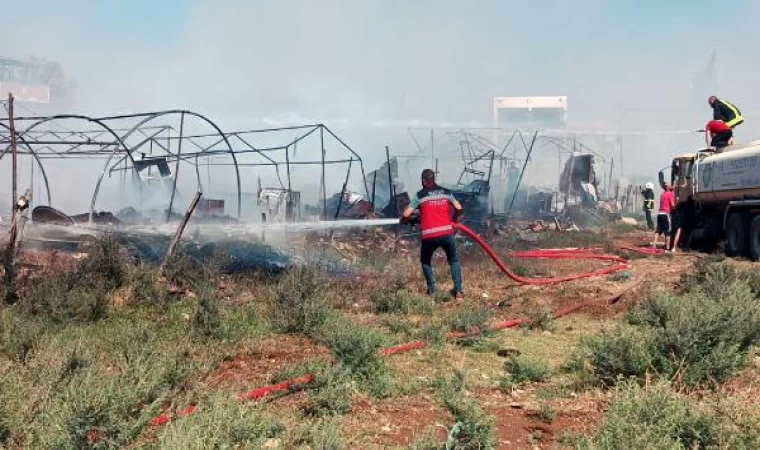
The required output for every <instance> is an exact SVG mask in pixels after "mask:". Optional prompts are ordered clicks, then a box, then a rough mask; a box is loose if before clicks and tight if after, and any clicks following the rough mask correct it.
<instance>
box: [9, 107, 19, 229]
mask: <svg viewBox="0 0 760 450" xmlns="http://www.w3.org/2000/svg"><path fill="white" fill-rule="evenodd" d="M8 125H9V126H10V129H11V130H10V132H11V157H12V161H13V168H12V170H13V174H12V175H11V184H12V186H13V187H12V193H11V197H12V198H11V205H15V204H16V202H17V201H18V162H17V153H18V152H17V149H16V125H15V121H14V119H13V94H11V93H9V94H8ZM13 211H14V213H13V216H14V217H15V215H16V213H15V211H16V210H15V208H14V209H13Z"/></svg>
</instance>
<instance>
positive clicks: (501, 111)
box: [493, 96, 567, 129]
mask: <svg viewBox="0 0 760 450" xmlns="http://www.w3.org/2000/svg"><path fill="white" fill-rule="evenodd" d="M493 123H494V127H496V128H530V129H541V128H564V127H565V124H566V123H567V97H566V96H558V97H494V99H493Z"/></svg>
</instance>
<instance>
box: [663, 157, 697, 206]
mask: <svg viewBox="0 0 760 450" xmlns="http://www.w3.org/2000/svg"><path fill="white" fill-rule="evenodd" d="M696 157H697V153H686V154H683V155H680V156H677V157H675V158H673V161H672V163H671V165H670V185H671V186H673V190H674V191H675V194H676V204H681V203H682V202H686V201H690V200H693V180H694V176H693V172H694V160H695V158H696ZM659 178H660V187H662V188H663V189H664V188H665V176H664V173H663V170H661V171H660V174H659Z"/></svg>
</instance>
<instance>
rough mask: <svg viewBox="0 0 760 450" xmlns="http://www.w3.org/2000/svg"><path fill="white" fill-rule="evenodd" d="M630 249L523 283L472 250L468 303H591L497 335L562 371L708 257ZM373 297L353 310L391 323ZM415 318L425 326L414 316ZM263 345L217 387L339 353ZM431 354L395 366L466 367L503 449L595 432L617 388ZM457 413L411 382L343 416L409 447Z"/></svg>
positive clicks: (447, 306) (401, 252) (280, 404)
mask: <svg viewBox="0 0 760 450" xmlns="http://www.w3.org/2000/svg"><path fill="white" fill-rule="evenodd" d="M650 237H651V236H650V234H649V233H648V232H644V231H632V232H626V233H622V234H619V235H615V236H613V237H612V243H613V245H628V246H638V245H646V244H647V243H648V239H649V238H650ZM385 245H387V243H386V244H385ZM340 248H341V251H342V252H343V253H349V252H350V250H351V249H352V248H353V247H352V246H351V245H350V244H349V243H344V244H341V245H340ZM362 250H366V249H361V248H360V249H358V251H359V252H361V251H362ZM388 253H390V254H389V255H387V256H388V260H389V264H392V265H393V266H394V267H392V268H391V269H394V270H401V271H402V272H403V273H405V274H406V275H407V276H408V277H410V279H411V281H410V285H409V288H410V289H411V290H413V291H416V292H418V293H421V292H422V291H423V290H424V283H423V279H422V277H421V274H420V273H419V268H418V264H417V262H416V252H415V249H414V248H413V247H412V246H410V245H409V244H405V245H397V246H396V247H395V249H394V250H390V251H389V252H388ZM620 254H621V255H628V256H631V255H632V257H631V259H630V267H629V268H628V269H627V270H625V271H623V272H619V273H616V274H612V275H605V276H601V277H594V278H586V279H581V280H576V281H571V282H567V283H561V284H557V285H549V286H530V285H517V284H515V283H514V282H512V281H511V280H509V279H508V278H507V277H505V276H503V274H501V273H500V272H499V271H498V269H497V268H496V267H495V265H493V264H492V263H491V261H490V260H488V259H487V258H486V257H485V256H484V255H483V254H482V253H481V252H480V251H479V250H478V249H474V248H467V249H465V250H464V251H463V258H462V259H463V261H462V266H463V271H464V278H465V286H466V299H465V300H464V302H465V303H473V304H482V305H487V306H489V307H490V308H492V310H493V316H494V319H495V320H506V319H511V318H520V317H525V316H526V314H529V313H530V311H534V310H535V309H536V308H546V309H549V310H552V311H556V310H559V309H562V308H565V307H568V306H569V305H575V304H578V303H584V306H582V307H581V308H579V309H578V310H577V311H574V312H572V314H570V315H568V316H567V317H564V318H561V319H558V320H557V323H556V328H555V330H554V331H552V332H548V331H544V332H541V331H525V330H505V331H501V332H497V333H496V334H495V336H494V337H492V338H491V339H492V340H493V341H494V342H495V344H496V345H495V346H496V347H499V348H511V347H514V348H517V349H518V351H520V352H521V353H523V354H531V353H536V354H539V355H540V356H543V357H546V358H547V359H548V361H550V364H551V365H552V367H553V368H557V367H560V366H561V365H562V364H563V363H564V362H565V360H566V358H567V356H568V353H569V352H570V351H571V349H572V348H573V346H574V345H575V344H577V342H578V341H579V340H580V338H581V337H582V336H583V335H586V334H588V333H591V332H593V331H595V330H598V329H601V328H603V327H605V326H607V325H609V323H611V321H614V320H615V318H616V316H618V315H620V314H621V313H623V312H625V311H626V310H627V309H628V308H629V307H630V305H631V304H632V303H634V302H636V301H639V300H640V299H642V298H643V297H644V296H645V295H646V294H647V293H648V292H651V291H663V292H666V291H673V290H674V289H676V288H677V286H678V282H679V279H680V277H681V275H682V274H683V273H685V272H687V271H689V270H690V268H691V267H692V266H693V263H694V261H695V260H696V259H697V258H700V257H702V256H703V255H700V254H696V253H681V254H675V255H671V254H661V255H640V254H636V253H630V252H622V253H620ZM361 258H362V256H360V255H359V256H357V255H351V254H350V253H349V254H348V255H346V259H347V260H351V262H352V263H353V262H354V261H361ZM528 264H533V266H534V269H535V270H537V271H540V272H541V274H542V275H544V276H556V275H561V274H567V273H574V272H582V271H588V270H590V269H598V268H600V267H603V266H604V264H605V263H600V262H595V261H593V262H588V261H573V260H570V261H551V262H547V261H537V262H535V261H531V262H528ZM435 268H436V270H437V272H438V278H439V280H440V284H441V286H442V287H443V288H446V286H447V285H448V284H450V281H449V280H448V267H447V266H446V264H445V258H443V256H442V255H439V256H437V257H436V259H435ZM385 269H389V268H385ZM380 270H381V271H382V270H384V269H380ZM378 279H379V280H380V283H383V282H387V281H383V280H382V279H383V277H382V276H367V277H366V280H365V282H367V283H370V284H372V283H377V282H378V281H377V280H378ZM368 291H371V289H368ZM367 302H368V300H367V298H366V296H363V295H358V296H356V297H355V298H352V299H351V303H353V305H352V307H353V309H355V310H356V311H348V312H347V314H348V315H349V316H350V317H352V319H354V320H356V321H358V322H361V323H363V324H369V325H372V326H377V327H382V326H383V324H384V323H385V322H384V321H385V320H386V318H383V317H381V316H380V315H377V314H374V313H372V312H368V311H366V305H367ZM460 306H461V305H460V304H457V302H446V303H443V304H439V305H436V308H437V310H438V311H439V313H441V314H445V313H446V311H450V310H453V309H456V308H459V307H460ZM436 314H437V313H436ZM409 320H410V321H411V322H412V323H415V320H414V319H409ZM419 320H426V319H424V318H423V319H417V323H418V322H419ZM531 341H532V342H531ZM259 347H260V349H259V350H257V351H256V352H254V353H252V354H246V355H239V356H238V357H237V358H235V359H234V360H230V361H225V362H224V363H223V364H222V365H221V366H220V367H219V368H218V369H217V370H216V371H214V372H213V373H212V374H211V375H210V376H209V378H208V380H207V383H208V386H209V387H210V388H214V387H218V386H228V387H229V386H233V387H236V388H239V389H240V390H243V389H247V388H251V387H252V386H257V385H264V384H266V382H267V380H268V379H269V377H270V376H271V374H272V373H274V372H275V371H277V370H280V369H282V368H284V367H286V366H292V365H294V364H297V363H298V362H301V361H307V360H315V359H317V360H323V361H329V360H330V355H329V351H328V350H327V349H325V348H322V347H320V346H317V345H315V344H314V343H313V342H311V341H310V340H309V339H306V338H296V337H287V338H284V339H281V338H279V337H278V338H277V339H276V341H262V342H261V344H260V346H259ZM430 352H431V350H428V349H420V350H414V351H412V352H410V353H407V354H404V355H397V356H391V357H389V361H388V363H389V364H390V367H391V368H392V369H393V371H394V374H395V377H396V379H397V380H403V383H406V384H412V385H414V384H415V382H416V381H419V380H422V381H423V382H424V381H429V380H430V379H432V378H433V377H435V375H436V372H437V371H439V370H442V368H441V366H444V367H453V368H462V369H466V370H467V372H468V376H469V377H472V378H474V382H473V383H471V385H472V386H475V391H474V392H471V393H470V394H471V395H474V396H475V397H476V398H477V399H478V400H479V401H480V403H481V404H482V407H483V408H484V410H485V411H486V412H487V413H488V414H490V415H491V416H492V417H493V419H494V424H495V432H496V436H497V442H498V446H499V448H553V446H555V445H556V444H558V443H560V444H561V443H562V439H563V437H564V436H567V435H569V434H572V433H580V432H584V431H587V430H589V429H592V428H593V427H594V426H595V424H596V423H597V422H598V420H599V418H600V417H601V415H602V413H603V411H604V409H605V407H606V404H607V402H608V400H609V395H608V394H607V393H604V392H601V391H595V390H591V391H585V392H569V393H568V394H567V398H563V396H561V395H560V396H557V397H556V398H552V396H551V395H549V396H547V395H546V394H545V393H544V394H543V396H542V395H538V394H539V393H540V386H532V385H529V386H528V387H526V388H525V389H524V390H518V391H515V392H512V393H505V392H502V391H501V390H500V389H499V387H498V379H499V376H500V371H501V364H502V363H503V358H501V357H499V356H498V355H497V354H495V352H476V351H473V350H472V349H469V348H465V347H459V346H457V345H455V344H447V345H446V347H445V349H444V351H443V354H442V355H441V354H440V353H439V354H435V355H432V354H431V353H430ZM432 360H435V361H432ZM441 363H442V364H441ZM560 387H561V386H560ZM753 388H754V386H753ZM726 389H731V388H730V387H726ZM733 389H744V388H743V387H735V388H733ZM544 390H546V388H545V389H544ZM539 397H541V398H540V399H539ZM547 397H548V398H547ZM305 398H306V395H305V393H303V392H299V393H296V394H294V395H291V396H284V397H282V398H279V399H277V400H274V401H273V402H272V405H271V406H272V407H273V408H275V409H278V408H280V409H282V410H289V411H292V410H294V409H295V408H297V405H298V404H299V403H301V402H302V401H303V400H304V399H305ZM541 406H543V407H548V408H551V409H552V410H553V411H555V412H556V416H555V417H553V418H552V420H551V421H547V420H544V419H542V418H540V417H539V414H538V413H537V411H539V408H540V407H541ZM452 420H453V418H452V415H451V413H450V412H448V411H446V410H445V408H443V407H442V406H441V405H440V403H439V402H437V401H436V399H435V398H433V395H432V394H431V393H430V392H429V391H425V390H424V389H417V390H415V389H411V392H410V393H409V394H406V395H403V396H400V397H393V398H390V399H384V400H378V399H372V398H370V397H366V396H362V397H360V398H358V399H355V400H354V402H353V405H352V407H351V410H350V412H349V413H347V414H346V415H344V416H343V417H342V418H340V421H341V424H342V428H343V429H344V431H345V433H346V434H347V435H348V436H349V442H350V443H351V446H352V447H353V448H388V447H399V448H401V447H406V446H408V445H409V444H410V443H411V442H413V441H414V440H415V439H417V438H419V437H420V436H422V435H423V434H425V433H432V434H434V435H435V436H436V437H437V438H438V439H445V436H446V434H447V433H448V430H449V429H450V428H451V426H452ZM431 430H432V431H431Z"/></svg>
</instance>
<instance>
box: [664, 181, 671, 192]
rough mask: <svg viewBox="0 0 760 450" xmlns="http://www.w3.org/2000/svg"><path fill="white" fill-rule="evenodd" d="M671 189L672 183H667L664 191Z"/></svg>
mask: <svg viewBox="0 0 760 450" xmlns="http://www.w3.org/2000/svg"><path fill="white" fill-rule="evenodd" d="M671 187H672V186H671V185H670V183H665V186H664V189H665V190H666V191H669V190H670V189H671Z"/></svg>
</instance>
